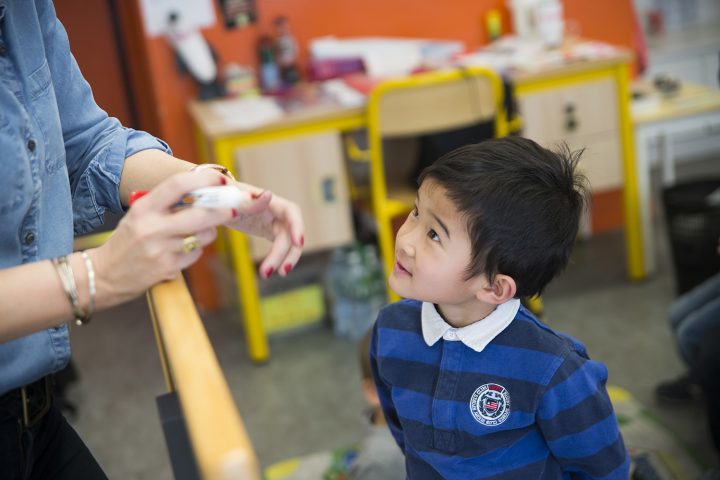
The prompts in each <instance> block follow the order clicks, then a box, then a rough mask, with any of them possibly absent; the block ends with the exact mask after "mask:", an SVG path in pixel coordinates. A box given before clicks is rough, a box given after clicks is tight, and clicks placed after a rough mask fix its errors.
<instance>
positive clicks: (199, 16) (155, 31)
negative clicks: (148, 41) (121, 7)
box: [140, 0, 215, 37]
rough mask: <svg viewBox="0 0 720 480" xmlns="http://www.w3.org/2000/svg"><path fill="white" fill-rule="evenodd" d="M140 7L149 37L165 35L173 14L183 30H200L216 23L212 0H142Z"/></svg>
mask: <svg viewBox="0 0 720 480" xmlns="http://www.w3.org/2000/svg"><path fill="white" fill-rule="evenodd" d="M140 8H141V10H142V15H143V21H144V24H145V34H146V35H147V36H149V37H156V36H158V35H164V34H165V33H166V32H167V30H168V22H169V18H170V17H171V16H172V15H173V14H174V15H175V17H176V18H177V19H178V22H179V30H181V31H193V30H199V29H201V28H205V27H209V26H211V25H214V24H215V8H214V6H213V2H212V0H141V1H140Z"/></svg>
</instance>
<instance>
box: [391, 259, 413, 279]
mask: <svg viewBox="0 0 720 480" xmlns="http://www.w3.org/2000/svg"><path fill="white" fill-rule="evenodd" d="M393 273H395V274H396V275H408V276H412V274H411V273H410V272H409V271H408V270H407V269H406V268H405V267H403V266H402V265H401V264H400V262H398V261H397V260H395V265H393Z"/></svg>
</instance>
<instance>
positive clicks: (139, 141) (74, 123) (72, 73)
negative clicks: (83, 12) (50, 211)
mask: <svg viewBox="0 0 720 480" xmlns="http://www.w3.org/2000/svg"><path fill="white" fill-rule="evenodd" d="M37 9H38V15H39V19H40V22H41V26H42V29H43V41H44V44H45V52H46V56H47V62H48V66H49V69H50V73H51V77H52V83H53V87H54V90H55V96H56V99H57V105H58V111H59V114H60V123H61V125H62V136H63V142H64V145H65V155H66V164H67V169H68V174H69V177H70V186H71V192H72V203H73V216H74V231H75V234H76V235H78V234H82V233H86V232H88V231H90V230H92V229H93V228H95V227H97V226H99V225H101V224H102V222H103V215H104V213H105V211H106V210H110V211H112V212H115V213H121V212H122V211H123V207H122V205H121V203H120V195H119V187H120V176H121V174H122V169H123V165H124V163H125V158H127V157H128V156H130V155H132V154H134V153H137V152H139V151H141V150H147V149H160V150H163V151H165V152H167V153H170V149H169V147H168V146H167V144H165V143H164V142H163V141H161V140H159V139H157V138H155V137H153V136H151V135H149V134H147V133H145V132H140V131H136V130H132V129H129V128H125V127H123V126H122V125H121V124H120V122H119V121H118V120H117V119H116V118H114V117H110V116H108V114H107V113H106V112H105V111H104V110H102V109H101V108H100V107H99V106H98V105H97V104H96V103H95V100H94V98H93V95H92V90H91V88H90V85H88V83H87V81H85V79H84V78H83V76H82V74H81V73H80V69H79V68H78V65H77V62H76V61H75V58H74V57H73V56H72V53H71V52H70V46H69V42H68V37H67V33H66V32H65V28H64V27H63V26H62V24H61V23H60V21H59V20H58V19H57V17H56V15H55V9H54V7H53V5H52V3H51V2H50V1H49V0H45V1H41V2H38V5H37Z"/></svg>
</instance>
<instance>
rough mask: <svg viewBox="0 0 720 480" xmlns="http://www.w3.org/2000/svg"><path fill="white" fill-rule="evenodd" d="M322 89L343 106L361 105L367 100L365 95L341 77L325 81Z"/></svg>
mask: <svg viewBox="0 0 720 480" xmlns="http://www.w3.org/2000/svg"><path fill="white" fill-rule="evenodd" d="M322 89H323V91H324V92H325V93H326V94H328V95H329V96H330V97H332V99H333V100H335V101H336V102H338V103H339V104H340V105H342V106H343V107H359V106H361V105H364V104H365V103H366V101H367V99H366V97H365V95H363V94H362V93H360V92H359V91H357V90H355V89H354V88H352V87H351V86H349V85H348V84H347V83H345V81H344V80H341V79H339V78H336V79H334V80H327V81H325V82H323V84H322Z"/></svg>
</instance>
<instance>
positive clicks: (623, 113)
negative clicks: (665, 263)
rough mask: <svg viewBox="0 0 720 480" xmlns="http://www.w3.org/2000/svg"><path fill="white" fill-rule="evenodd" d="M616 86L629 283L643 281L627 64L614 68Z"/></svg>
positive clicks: (640, 231) (643, 266)
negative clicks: (621, 152)
mask: <svg viewBox="0 0 720 480" xmlns="http://www.w3.org/2000/svg"><path fill="white" fill-rule="evenodd" d="M615 74H616V79H617V85H618V112H619V115H620V137H621V139H622V149H623V173H624V176H625V181H624V186H625V188H624V190H623V209H624V213H625V244H626V249H627V269H628V275H629V277H630V279H631V280H641V279H643V278H645V275H646V271H645V259H644V257H643V239H642V224H641V219H640V197H639V193H638V176H637V171H636V168H637V166H636V165H635V145H634V138H633V128H632V119H631V117H630V86H629V81H630V80H629V78H630V77H629V72H628V66H627V64H622V65H620V66H618V67H617V68H616V69H615Z"/></svg>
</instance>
